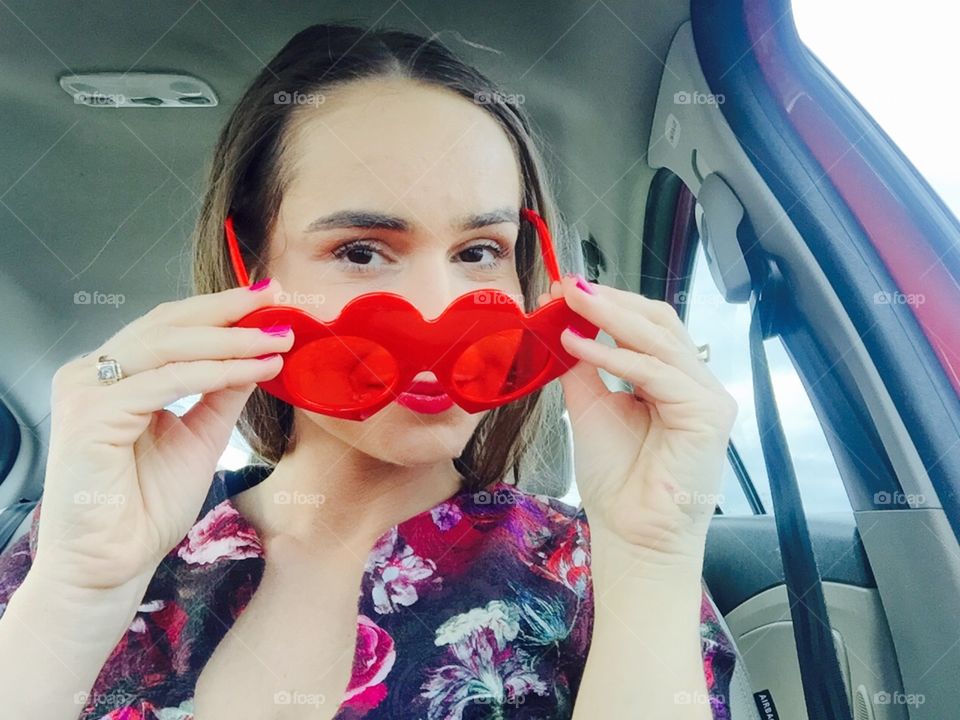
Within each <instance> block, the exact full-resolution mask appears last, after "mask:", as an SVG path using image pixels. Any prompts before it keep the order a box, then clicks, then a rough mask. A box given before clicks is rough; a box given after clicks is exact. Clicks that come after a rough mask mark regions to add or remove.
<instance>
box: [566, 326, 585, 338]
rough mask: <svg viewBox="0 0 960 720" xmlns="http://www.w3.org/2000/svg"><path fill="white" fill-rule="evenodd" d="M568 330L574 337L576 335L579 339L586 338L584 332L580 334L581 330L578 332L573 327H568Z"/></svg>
mask: <svg viewBox="0 0 960 720" xmlns="http://www.w3.org/2000/svg"><path fill="white" fill-rule="evenodd" d="M566 329H567V330H569V331H570V332H572V333H573V334H574V335H576V336H577V337H586V335H584V334H583V333H582V332H580V331H579V330H577V329H576V328H575V327H573V326H572V325H567V327H566Z"/></svg>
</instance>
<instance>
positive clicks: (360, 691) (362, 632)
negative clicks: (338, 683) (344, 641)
mask: <svg viewBox="0 0 960 720" xmlns="http://www.w3.org/2000/svg"><path fill="white" fill-rule="evenodd" d="M396 659H397V652H396V649H395V648H394V643H393V638H391V637H390V635H389V634H388V633H387V631H386V630H384V629H383V628H381V627H380V626H379V625H377V624H376V623H375V622H374V621H373V620H371V619H370V618H368V617H367V616H366V615H361V616H360V617H359V618H358V622H357V653H356V655H355V657H354V659H353V671H352V672H351V675H350V684H349V685H348V687H347V693H346V695H345V696H344V699H343V702H344V703H349V704H350V705H351V706H352V707H353V708H354V709H361V708H362V709H364V710H365V711H366V710H371V709H373V708H374V707H376V706H377V705H378V704H379V703H380V701H382V700H383V698H385V697H386V695H387V688H386V685H384V682H383V681H384V680H385V679H386V677H387V675H388V674H389V673H390V670H391V669H392V668H393V664H394V662H395V661H396Z"/></svg>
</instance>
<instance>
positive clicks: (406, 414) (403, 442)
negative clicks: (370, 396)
mask: <svg viewBox="0 0 960 720" xmlns="http://www.w3.org/2000/svg"><path fill="white" fill-rule="evenodd" d="M484 414H485V413H484V412H480V413H475V414H471V413H468V412H467V411H466V410H464V409H463V408H461V407H458V406H456V405H454V406H453V407H451V408H449V409H447V410H444V411H443V412H439V413H432V414H431V413H418V412H414V411H413V410H410V409H408V408H405V407H403V406H401V405H398V404H396V403H391V404H390V405H388V406H387V407H385V408H384V409H383V410H381V411H380V412H378V413H376V414H375V415H373V416H371V417H370V418H368V419H367V420H364V421H363V422H357V421H355V420H343V419H340V418H332V417H329V416H327V415H319V414H316V413H307V415H309V417H310V419H311V420H312V421H313V422H314V423H316V424H317V425H318V426H320V427H321V428H322V429H323V430H325V431H327V432H328V433H330V434H331V435H333V436H334V437H336V438H337V439H339V440H340V441H341V442H343V443H344V444H347V445H349V446H351V447H353V448H356V449H357V450H360V451H361V452H363V453H366V454H367V455H370V456H372V457H375V458H377V459H378V460H382V461H384V462H390V463H393V464H395V465H403V466H415V465H432V464H436V463H438V462H449V461H451V460H452V459H453V458H455V457H457V456H458V455H460V453H461V451H462V450H463V448H464V446H466V444H467V442H468V441H469V440H470V436H471V435H473V432H474V430H476V428H477V425H479V424H480V420H481V419H483V416H484Z"/></svg>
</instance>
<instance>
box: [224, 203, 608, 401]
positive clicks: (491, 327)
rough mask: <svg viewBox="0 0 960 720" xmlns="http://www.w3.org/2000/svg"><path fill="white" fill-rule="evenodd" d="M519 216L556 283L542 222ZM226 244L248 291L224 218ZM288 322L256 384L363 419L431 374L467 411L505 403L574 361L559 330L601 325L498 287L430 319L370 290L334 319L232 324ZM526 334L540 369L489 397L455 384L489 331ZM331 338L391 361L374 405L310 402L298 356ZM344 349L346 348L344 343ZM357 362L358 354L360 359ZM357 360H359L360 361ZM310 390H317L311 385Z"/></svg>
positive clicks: (277, 312)
mask: <svg viewBox="0 0 960 720" xmlns="http://www.w3.org/2000/svg"><path fill="white" fill-rule="evenodd" d="M520 213H521V216H522V218H523V219H526V220H528V221H529V222H531V223H532V224H533V226H534V228H535V229H536V232H537V237H538V238H539V241H540V249H541V253H542V257H543V261H544V264H545V265H546V268H547V272H548V274H549V276H550V279H551V281H554V280H555V281H559V280H560V268H559V265H558V263H557V258H556V254H555V252H554V248H553V242H552V240H551V237H550V232H549V230H548V228H547V225H546V223H545V222H544V220H543V218H542V217H540V215H539V214H538V213H536V212H535V211H534V210H531V209H529V208H521V210H520ZM224 229H225V232H226V237H227V245H228V248H229V252H230V261H231V264H232V266H233V271H234V275H235V277H236V279H237V282H238V283H239V284H240V285H241V286H249V285H250V279H249V276H248V274H247V270H246V267H245V265H244V262H243V257H242V255H241V252H240V245H239V242H238V240H237V236H236V233H235V231H234V227H233V219H232V217H230V216H227V218H226V219H225V220H224ZM276 325H290V326H291V327H292V330H293V333H294V344H293V346H292V347H291V348H290V350H288V351H287V352H286V353H283V355H284V367H283V369H282V370H281V371H280V373H279V374H278V375H277V376H276V377H274V378H272V379H271V380H267V381H265V382H261V383H259V386H260V387H261V388H263V389H264V390H265V391H266V392H268V393H270V394H271V395H273V396H275V397H277V398H279V399H280V400H283V401H284V402H287V403H289V404H291V405H295V406H297V407H300V408H303V409H305V410H309V411H311V412H317V413H321V414H324V415H330V416H333V417H339V418H344V419H348V420H365V419H366V418H368V417H370V416H371V415H373V414H375V413H377V412H379V411H380V410H382V409H383V408H384V407H386V406H387V405H389V404H390V403H391V402H393V401H394V400H396V398H397V395H398V394H400V393H401V392H403V391H404V390H405V389H406V388H408V387H409V386H410V385H411V383H412V382H413V379H414V377H415V376H416V375H417V374H419V373H421V372H424V371H430V372H433V373H434V374H435V375H436V377H437V381H438V382H439V383H440V385H441V386H442V387H443V389H444V390H445V392H446V393H447V395H449V397H450V398H451V399H452V400H453V401H454V402H455V403H456V404H457V405H458V406H460V407H461V408H463V409H464V410H466V411H467V412H469V413H476V412H480V411H482V410H488V409H491V408H494V407H499V406H501V405H505V404H507V403H509V402H511V401H513V400H516V399H518V398H520V397H523V396H524V395H527V394H529V393H531V392H533V391H535V390H537V389H538V388H540V387H542V386H543V385H545V384H546V383H548V382H550V381H551V380H553V379H555V378H556V377H558V376H560V375H561V374H563V373H564V372H566V371H567V370H568V369H570V368H571V367H573V365H575V364H576V363H577V362H578V359H577V358H575V357H574V356H572V355H570V354H569V353H568V352H567V351H566V350H565V349H564V348H563V346H562V345H561V343H560V333H561V332H562V331H563V329H564V328H566V327H572V328H573V329H574V330H576V331H577V332H578V333H580V334H581V335H584V336H586V337H590V338H595V337H596V336H597V334H598V333H599V328H598V327H597V326H596V325H594V324H593V323H591V322H590V321H589V320H587V319H586V318H584V317H583V316H582V315H579V314H577V313H576V312H574V311H573V310H572V309H571V308H570V307H569V306H568V305H567V303H566V301H565V300H564V299H563V298H556V299H553V300H551V301H549V302H548V303H546V304H545V305H543V306H542V307H539V308H537V309H536V310H534V311H532V312H530V313H525V312H524V310H523V308H522V307H521V306H520V305H518V304H517V302H516V301H515V300H514V299H513V297H511V296H510V295H509V294H507V293H505V292H504V291H502V290H499V289H497V288H480V289H477V290H472V291H470V292H467V293H464V294H463V295H460V296H459V297H457V298H455V299H454V300H452V301H451V302H450V304H449V305H448V306H447V307H446V308H445V309H444V311H443V312H442V313H441V314H440V315H439V316H438V317H436V318H434V319H432V320H427V319H425V318H424V317H423V315H422V314H421V313H420V311H419V310H418V309H417V308H416V307H415V306H414V305H413V304H412V303H411V302H410V301H409V300H407V299H406V298H405V297H403V296H402V295H399V294H397V293H390V292H370V293H364V294H362V295H359V296H357V297H355V298H353V299H352V300H350V301H349V302H348V303H347V304H346V305H344V307H343V308H342V309H341V311H340V313H339V314H338V315H337V317H336V318H334V319H333V320H331V321H323V320H320V319H318V318H317V317H315V316H314V315H312V314H311V313H309V312H307V311H305V310H303V309H301V308H298V307H294V306H291V305H271V306H267V307H263V308H260V309H258V310H255V311H253V312H251V313H248V314H247V315H245V316H244V317H243V318H241V319H240V320H238V321H237V322H236V323H234V327H250V328H252V327H258V328H267V327H271V326H276ZM516 329H524V330H527V331H528V332H530V333H531V334H533V335H534V336H535V337H536V338H537V339H538V340H539V341H540V342H541V343H543V345H544V351H545V353H546V357H545V360H544V367H543V368H541V369H540V370H539V371H538V372H536V374H535V375H533V376H532V377H531V378H530V379H529V380H528V381H527V382H526V383H525V384H524V385H522V386H521V387H519V388H517V389H515V390H513V391H512V392H510V393H507V394H505V395H502V396H498V397H496V398H491V399H487V400H483V399H478V398H476V397H470V396H468V395H466V394H464V393H463V392H461V391H460V390H458V389H457V387H456V384H455V383H454V382H453V374H454V369H455V364H456V363H457V361H458V360H460V358H461V356H463V353H464V352H465V351H466V350H467V349H468V348H470V347H471V346H473V345H474V344H475V343H477V342H478V341H480V340H482V339H484V338H487V337H489V336H491V335H493V334H494V333H497V332H503V331H508V330H516ZM331 337H341V338H343V337H357V338H360V339H362V340H365V341H367V342H371V343H375V344H376V345H377V346H380V347H381V348H383V349H384V350H386V351H387V352H388V353H389V354H390V356H391V358H392V360H393V361H394V362H395V363H396V376H395V378H394V382H393V385H392V386H391V387H390V388H389V389H388V390H386V391H385V392H384V393H383V395H382V396H379V397H378V398H377V399H376V400H375V401H374V402H369V403H362V404H357V405H353V406H339V405H330V404H329V403H321V402H317V401H316V400H314V399H311V398H310V396H309V395H310V392H309V389H310V387H311V385H310V381H311V380H312V379H313V377H314V376H312V375H311V373H310V371H309V370H308V369H306V368H305V367H301V366H302V365H303V362H301V360H300V358H308V357H310V354H309V352H308V353H302V351H303V349H304V348H305V347H307V346H309V345H311V344H312V343H314V342H316V341H318V340H323V339H327V338H331ZM344 346H345V347H346V346H347V343H346V342H345V343H344ZM351 351H352V349H351ZM358 358H359V356H358ZM361 362H362V360H361ZM314 387H315V386H314Z"/></svg>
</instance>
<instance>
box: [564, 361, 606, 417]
mask: <svg viewBox="0 0 960 720" xmlns="http://www.w3.org/2000/svg"><path fill="white" fill-rule="evenodd" d="M560 386H561V387H562V388H563V398H564V404H565V405H566V407H567V412H568V413H569V414H570V422H571V423H574V422H576V421H577V420H578V419H579V418H580V417H581V416H583V415H584V414H585V413H586V412H588V411H589V409H590V408H591V407H593V405H594V404H595V403H596V402H597V401H598V400H600V399H602V398H603V397H605V396H607V395H609V394H610V390H609V389H608V388H607V386H606V383H604V382H603V378H601V377H600V373H599V372H598V371H597V366H596V365H594V364H593V363H590V362H588V361H586V360H580V361H579V362H578V363H576V364H575V365H574V366H573V367H572V368H570V369H569V370H567V372H565V373H564V374H563V375H561V376H560Z"/></svg>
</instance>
